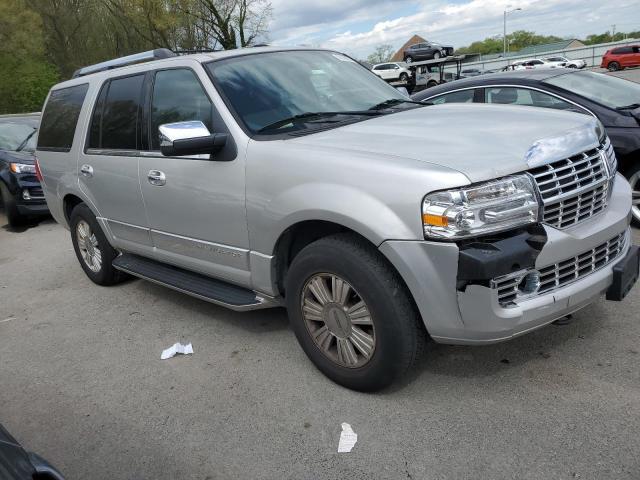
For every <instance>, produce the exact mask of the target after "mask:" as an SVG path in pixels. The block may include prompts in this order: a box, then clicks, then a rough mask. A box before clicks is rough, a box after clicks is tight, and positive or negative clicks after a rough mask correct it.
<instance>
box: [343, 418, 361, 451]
mask: <svg viewBox="0 0 640 480" xmlns="http://www.w3.org/2000/svg"><path fill="white" fill-rule="evenodd" d="M357 441H358V434H357V433H355V432H354V431H353V429H352V428H351V425H349V424H348V423H343V424H342V433H340V442H339V443H338V453H345V452H350V451H351V449H352V448H353V446H354V445H355V444H356V442H357Z"/></svg>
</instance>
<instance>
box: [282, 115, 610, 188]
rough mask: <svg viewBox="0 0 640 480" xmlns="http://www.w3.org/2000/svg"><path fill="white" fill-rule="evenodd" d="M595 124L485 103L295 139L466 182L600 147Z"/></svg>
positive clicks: (589, 119)
mask: <svg viewBox="0 0 640 480" xmlns="http://www.w3.org/2000/svg"><path fill="white" fill-rule="evenodd" d="M596 129H597V122H596V120H595V119H594V118H593V117H591V116H588V115H582V114H578V113H568V112H562V111H557V110H551V109H545V108H534V107H523V106H506V105H482V104H450V105H434V106H429V107H423V108H416V109H411V110H407V111H404V112H400V113H395V114H390V115H385V116H382V117H375V118H372V119H369V120H365V121H362V122H358V123H355V124H351V125H347V126H344V127H338V128H335V129H333V130H328V131H325V132H318V133H316V134H311V135H308V136H304V137H300V138H297V139H292V140H289V141H292V142H296V143H299V144H303V145H309V146H310V147H315V146H322V147H325V148H326V147H330V148H333V149H335V150H337V151H342V152H348V151H358V152H370V153H371V154H372V155H386V156H389V157H403V158H407V159H413V160H421V161H424V162H428V163H431V164H437V165H440V166H443V167H447V168H451V169H454V170H457V171H459V172H461V173H463V174H464V175H466V176H467V177H468V178H469V180H470V181H471V182H478V181H482V180H488V179H492V178H496V177H500V176H504V175H508V174H511V173H516V172H521V171H524V170H527V169H529V168H533V167H535V166H539V165H542V164H545V163H548V162H551V161H555V160H560V159H562V158H566V157H570V156H572V155H575V154H576V153H579V152H581V151H584V150H588V149H590V148H594V147H595V146H597V145H598V133H597V131H596Z"/></svg>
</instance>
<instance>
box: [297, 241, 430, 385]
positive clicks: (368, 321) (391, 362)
mask: <svg viewBox="0 0 640 480" xmlns="http://www.w3.org/2000/svg"><path fill="white" fill-rule="evenodd" d="M286 303H287V310H288V312H289V319H290V322H291V326H292V328H293V330H294V332H295V334H296V337H297V338H298V341H299V342H300V345H301V346H302V348H303V350H304V351H305V353H306V354H307V356H308V357H309V359H310V360H311V361H312V362H313V363H314V364H315V365H316V367H318V369H319V370H320V371H322V372H323V373H324V374H325V375H326V376H327V377H329V378H330V379H332V380H333V381H335V382H336V383H339V384H340V385H343V386H345V387H347V388H351V389H354V390H360V391H375V390H379V389H381V388H384V387H386V386H387V385H389V384H390V383H391V382H392V381H393V380H394V379H396V378H397V377H399V376H401V375H402V374H403V373H405V372H406V371H407V370H408V369H409V368H411V366H412V365H413V364H414V362H415V360H416V359H417V357H418V356H419V354H420V353H421V351H422V350H423V348H424V343H425V339H426V331H425V329H424V325H423V324H422V321H421V320H420V316H419V314H418V312H417V309H416V307H415V305H414V303H413V301H412V300H411V297H410V295H409V293H408V292H407V290H406V287H405V286H404V284H403V282H402V280H401V279H400V277H399V275H398V274H397V272H395V270H393V268H392V267H391V266H390V265H389V264H388V263H387V261H386V260H385V259H384V258H383V257H382V255H381V254H380V252H378V251H377V249H376V248H375V247H373V246H372V245H369V244H368V243H367V242H366V241H365V240H362V239H361V238H359V237H357V236H355V235H352V234H338V235H333V236H330V237H325V238H322V239H320V240H317V241H316V242H313V243H312V244H310V245H308V246H307V247H305V248H304V249H303V250H302V251H301V252H300V253H299V254H298V255H297V256H296V257H295V258H294V260H293V262H292V264H291V267H290V269H289V272H288V274H287V279H286Z"/></svg>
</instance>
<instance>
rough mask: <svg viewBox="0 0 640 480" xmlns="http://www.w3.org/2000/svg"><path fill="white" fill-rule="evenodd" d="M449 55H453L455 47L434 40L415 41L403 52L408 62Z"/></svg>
mask: <svg viewBox="0 0 640 480" xmlns="http://www.w3.org/2000/svg"><path fill="white" fill-rule="evenodd" d="M449 55H453V47H452V46H451V45H446V46H445V45H440V44H439V43H434V42H422V43H415V44H413V45H411V46H409V48H407V49H406V50H405V51H404V52H403V58H404V61H405V62H407V63H411V62H415V61H419V60H431V59H432V58H434V59H435V58H441V57H448V56H449Z"/></svg>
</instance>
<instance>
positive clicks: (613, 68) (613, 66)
mask: <svg viewBox="0 0 640 480" xmlns="http://www.w3.org/2000/svg"><path fill="white" fill-rule="evenodd" d="M607 68H608V69H609V71H610V72H617V71H618V70H620V64H619V63H618V62H610V63H609V66H608V67H607Z"/></svg>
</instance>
